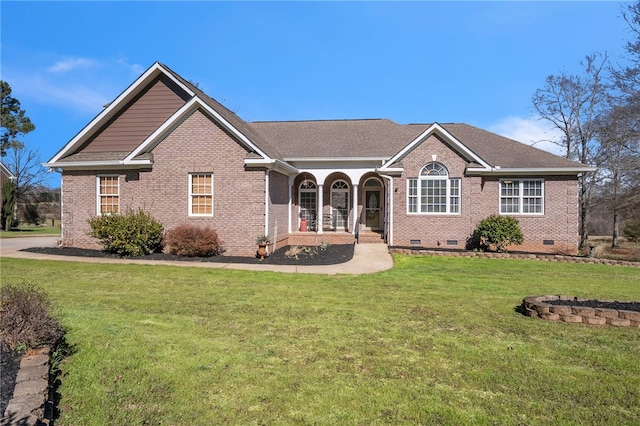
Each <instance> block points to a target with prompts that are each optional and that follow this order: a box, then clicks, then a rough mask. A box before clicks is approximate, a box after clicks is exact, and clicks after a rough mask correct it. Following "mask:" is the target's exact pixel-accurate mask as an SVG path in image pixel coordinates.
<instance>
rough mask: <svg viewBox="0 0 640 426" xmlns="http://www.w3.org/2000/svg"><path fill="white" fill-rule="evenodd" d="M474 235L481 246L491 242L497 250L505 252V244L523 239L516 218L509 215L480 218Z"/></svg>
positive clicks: (515, 242)
mask: <svg viewBox="0 0 640 426" xmlns="http://www.w3.org/2000/svg"><path fill="white" fill-rule="evenodd" d="M474 235H475V236H476V237H477V238H478V239H479V240H480V246H481V247H482V246H488V244H489V243H493V244H495V246H496V250H497V251H499V252H503V251H505V252H506V251H507V246H509V245H511V244H522V242H523V241H524V238H523V236H522V231H521V230H520V225H519V224H518V220H517V219H515V218H513V217H511V216H497V215H491V216H489V217H487V218H485V219H482V220H481V221H480V223H478V226H477V228H476V230H475V232H474Z"/></svg>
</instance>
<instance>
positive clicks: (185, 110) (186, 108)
mask: <svg viewBox="0 0 640 426" xmlns="http://www.w3.org/2000/svg"><path fill="white" fill-rule="evenodd" d="M197 109H202V110H203V111H205V112H206V113H207V114H209V115H210V116H211V117H213V119H214V120H215V121H217V122H218V123H220V124H221V125H222V127H224V128H225V129H226V130H228V131H229V132H230V133H232V134H234V135H235V136H236V137H237V138H238V139H240V140H241V141H242V143H243V144H244V145H245V146H247V147H248V148H249V149H251V150H253V151H256V152H257V153H258V154H259V155H260V156H261V157H263V158H264V159H268V158H269V156H268V155H267V154H265V153H264V152H263V151H262V150H261V149H260V148H258V147H257V146H256V145H255V144H254V143H253V142H251V141H250V140H249V138H247V137H246V136H245V135H244V134H242V133H241V132H240V131H239V130H238V129H236V128H235V127H233V126H232V125H231V124H230V123H229V122H228V121H227V120H225V119H224V118H223V117H222V116H221V115H220V114H218V113H217V112H216V111H215V110H214V109H212V108H211V107H210V106H209V105H207V104H206V103H205V102H203V101H202V99H200V98H199V97H198V96H194V97H193V98H191V99H190V100H189V102H187V103H186V104H184V105H183V106H182V107H181V108H180V109H179V110H178V111H176V112H175V113H174V114H173V115H172V116H171V117H169V119H167V121H165V122H164V123H162V125H161V126H160V127H158V128H157V129H156V130H155V131H154V132H153V133H152V134H151V135H149V137H148V138H147V139H145V140H144V142H142V143H141V144H140V145H139V146H138V147H137V148H136V149H134V150H133V151H132V152H131V153H130V154H129V155H128V156H127V158H125V161H130V160H131V159H133V158H135V157H136V156H137V155H139V154H140V153H141V152H144V151H145V149H146V148H148V147H149V146H150V145H152V144H154V143H155V142H156V141H157V140H158V138H161V137H163V136H164V135H165V134H166V133H167V132H169V131H170V130H171V129H173V128H174V127H175V126H177V125H178V124H179V123H180V121H182V120H184V119H185V118H186V117H187V116H188V115H190V114H192V113H193V112H195V111H196V110H197Z"/></svg>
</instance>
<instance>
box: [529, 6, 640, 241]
mask: <svg viewBox="0 0 640 426" xmlns="http://www.w3.org/2000/svg"><path fill="white" fill-rule="evenodd" d="M622 16H623V19H624V20H625V21H626V23H627V24H628V26H629V28H630V30H631V34H632V40H630V41H628V42H627V44H626V45H625V55H624V57H621V58H611V57H609V54H607V53H606V52H604V53H602V52H596V53H591V54H588V55H587V56H586V57H585V59H584V60H583V61H582V62H581V63H580V64H581V65H582V69H583V71H582V74H579V75H568V74H566V73H564V72H562V73H560V74H558V75H550V76H548V77H547V78H546V80H545V83H544V86H543V87H542V88H540V89H538V90H537V91H536V92H535V94H534V95H533V99H532V102H533V106H534V109H535V110H536V112H537V113H538V115H539V116H540V117H542V119H544V120H546V121H548V122H550V123H552V124H553V127H555V128H556V129H557V130H559V131H560V132H561V134H562V138H561V139H560V140H559V141H552V142H554V143H557V144H558V145H560V146H561V147H562V149H563V152H564V154H565V156H566V157H567V158H568V159H571V160H575V161H579V162H581V163H583V164H588V165H593V166H596V167H597V168H598V170H597V171H595V172H590V173H584V174H582V175H581V176H580V177H579V188H580V189H579V205H580V246H581V247H585V246H586V245H587V238H588V236H589V235H590V234H591V235H594V234H596V235H611V237H612V246H616V245H618V238H619V230H620V227H621V226H624V225H625V224H626V225H628V226H632V225H634V224H636V223H637V222H640V0H638V1H636V2H634V3H631V4H625V5H624V6H622Z"/></svg>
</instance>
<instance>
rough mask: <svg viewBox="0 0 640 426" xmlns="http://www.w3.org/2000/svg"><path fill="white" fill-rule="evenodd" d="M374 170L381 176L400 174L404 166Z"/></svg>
mask: <svg viewBox="0 0 640 426" xmlns="http://www.w3.org/2000/svg"><path fill="white" fill-rule="evenodd" d="M376 172H378V173H380V174H381V175H383V176H400V175H402V172H404V168H402V167H393V168H392V167H388V168H386V169H383V168H382V167H381V168H378V169H376Z"/></svg>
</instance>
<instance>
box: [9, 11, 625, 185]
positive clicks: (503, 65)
mask: <svg viewBox="0 0 640 426" xmlns="http://www.w3.org/2000/svg"><path fill="white" fill-rule="evenodd" d="M625 4H628V3H624V2H613V1H611V2H575V1H571V2H455V1H454V2H283V3H281V2H256V3H254V2H208V1H199V2H168V1H167V2H151V1H144V2H126V1H115V2H79V1H78V2H29V1H27V2H24V1H22V2H12V1H4V0H3V1H2V2H1V3H0V19H1V38H0V40H1V41H0V43H1V44H0V49H1V56H0V65H1V68H0V78H1V79H2V80H5V81H7V82H9V84H10V85H11V87H12V89H13V93H12V95H13V96H14V97H15V98H17V99H19V100H20V102H21V104H22V108H23V109H25V110H26V112H27V115H28V116H29V117H30V118H31V120H32V121H33V123H34V124H35V125H36V130H35V131H33V132H31V133H29V134H28V135H27V136H26V137H24V141H25V142H26V143H27V145H28V146H29V147H31V148H35V149H37V150H39V152H40V154H41V156H42V160H43V161H47V160H49V159H50V158H51V157H52V156H53V155H54V154H55V153H56V152H57V151H58V150H59V149H60V148H62V147H63V146H64V145H65V144H66V143H67V142H68V141H69V140H70V139H71V138H72V137H73V136H74V135H75V134H76V133H77V132H79V131H80V130H81V129H82V128H83V127H84V126H85V125H86V124H87V123H88V122H89V121H90V120H91V119H92V118H93V117H94V116H95V115H97V114H98V113H99V112H100V111H101V109H102V107H103V105H105V104H106V103H108V102H110V101H111V100H113V99H114V98H115V97H116V96H118V95H119V94H120V93H121V92H122V91H123V90H125V89H126V88H127V86H128V85H129V84H131V83H132V82H133V81H134V80H135V79H136V78H137V77H138V76H139V75H140V74H141V73H142V72H143V71H144V70H145V69H146V68H148V67H149V66H150V65H152V64H153V63H154V62H155V61H159V62H162V63H164V64H166V65H168V66H169V67H170V68H172V69H173V70H174V71H176V72H177V73H178V74H180V75H182V76H183V77H184V78H186V79H187V80H190V81H192V82H196V83H198V84H199V87H200V88H201V89H203V90H204V91H205V92H207V93H208V94H209V95H210V96H212V97H214V98H216V99H217V100H218V101H220V102H222V103H223V104H225V105H226V106H227V107H228V108H230V109H231V110H233V111H234V112H236V113H237V114H238V115H239V116H240V117H241V118H243V119H245V120H250V121H260V120H309V119H347V118H389V119H391V120H394V121H396V122H398V123H432V122H440V123H448V122H463V123H468V124H471V125H474V126H478V127H481V128H484V129H487V130H491V131H494V132H496V133H499V134H503V135H505V136H508V137H512V138H514V139H517V140H520V141H521V142H525V143H531V142H532V141H537V140H540V139H546V138H550V137H553V133H550V132H548V125H546V124H545V123H543V122H540V121H539V120H536V118H535V117H534V116H533V115H532V110H533V107H532V103H531V97H532V95H533V94H534V92H535V90H536V89H538V88H541V87H542V86H543V85H544V80H545V78H546V76H548V75H550V74H558V73H560V72H562V71H564V72H567V73H570V74H571V73H580V72H581V68H580V66H579V63H580V61H581V60H582V59H583V58H584V57H585V55H587V54H589V53H592V52H594V51H599V52H604V51H608V52H609V54H610V55H611V56H613V57H622V55H623V53H624V45H625V43H626V42H627V41H629V40H631V37H632V36H631V34H630V33H629V30H628V26H627V24H626V23H625V22H624V20H623V19H622V17H621V10H622V7H623V6H624V5H625ZM536 146H539V147H542V148H545V149H549V150H553V145H545V144H542V143H540V144H538V145H536ZM59 181H60V179H59V175H58V174H55V173H54V174H52V175H51V178H50V180H49V183H50V184H51V185H52V186H57V185H59Z"/></svg>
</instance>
